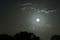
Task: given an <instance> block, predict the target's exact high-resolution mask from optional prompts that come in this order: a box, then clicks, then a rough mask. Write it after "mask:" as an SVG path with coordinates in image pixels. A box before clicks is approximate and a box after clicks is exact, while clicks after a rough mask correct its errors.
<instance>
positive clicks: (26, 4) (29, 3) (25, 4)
mask: <svg viewBox="0 0 60 40" xmlns="http://www.w3.org/2000/svg"><path fill="white" fill-rule="evenodd" d="M25 5H32V3H24V4H23V6H25Z"/></svg>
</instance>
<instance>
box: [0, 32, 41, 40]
mask: <svg viewBox="0 0 60 40" xmlns="http://www.w3.org/2000/svg"><path fill="white" fill-rule="evenodd" d="M0 40H40V38H39V37H37V36H36V35H35V34H33V33H29V32H20V33H16V34H15V35H14V36H13V37H12V36H11V35H8V34H0Z"/></svg>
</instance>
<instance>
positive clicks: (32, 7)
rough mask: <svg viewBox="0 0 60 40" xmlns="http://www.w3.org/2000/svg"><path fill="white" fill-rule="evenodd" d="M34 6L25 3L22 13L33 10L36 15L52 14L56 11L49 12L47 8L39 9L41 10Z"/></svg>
mask: <svg viewBox="0 0 60 40" xmlns="http://www.w3.org/2000/svg"><path fill="white" fill-rule="evenodd" d="M29 5H30V6H29ZM34 5H35V4H34ZM34 5H33V4H32V3H24V4H23V7H22V8H21V9H22V11H26V9H29V10H32V11H33V12H34V13H37V14H51V13H53V12H55V11H56V10H55V9H50V10H49V9H47V8H43V9H39V8H36V7H34ZM37 5H38V4H37Z"/></svg>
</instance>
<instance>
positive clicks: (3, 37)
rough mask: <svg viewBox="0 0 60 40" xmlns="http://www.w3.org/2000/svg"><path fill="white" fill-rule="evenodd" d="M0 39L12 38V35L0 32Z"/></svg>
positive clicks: (9, 39) (8, 39)
mask: <svg viewBox="0 0 60 40" xmlns="http://www.w3.org/2000/svg"><path fill="white" fill-rule="evenodd" d="M0 40H12V36H11V35H8V34H0Z"/></svg>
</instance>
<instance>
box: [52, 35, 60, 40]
mask: <svg viewBox="0 0 60 40" xmlns="http://www.w3.org/2000/svg"><path fill="white" fill-rule="evenodd" d="M51 40H60V35H53V36H52V37H51Z"/></svg>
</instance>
